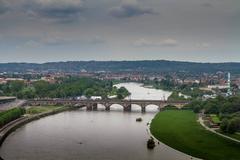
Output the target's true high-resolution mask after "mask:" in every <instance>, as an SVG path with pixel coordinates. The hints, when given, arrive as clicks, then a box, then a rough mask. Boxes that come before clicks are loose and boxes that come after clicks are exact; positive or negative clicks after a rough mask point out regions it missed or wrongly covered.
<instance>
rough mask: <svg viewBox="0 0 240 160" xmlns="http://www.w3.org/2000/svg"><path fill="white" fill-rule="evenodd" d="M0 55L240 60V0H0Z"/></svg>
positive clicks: (20, 58)
mask: <svg viewBox="0 0 240 160" xmlns="http://www.w3.org/2000/svg"><path fill="white" fill-rule="evenodd" d="M0 57H1V58H0V62H47V61H67V60H143V59H167V60H181V61H201V62H203V61H204V62H223V61H235V62H240V1H239V0H0Z"/></svg>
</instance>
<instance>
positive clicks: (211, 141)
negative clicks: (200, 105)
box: [150, 110, 240, 160]
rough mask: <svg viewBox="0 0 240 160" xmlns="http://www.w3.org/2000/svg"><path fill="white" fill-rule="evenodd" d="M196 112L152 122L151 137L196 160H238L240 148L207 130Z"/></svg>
mask: <svg viewBox="0 0 240 160" xmlns="http://www.w3.org/2000/svg"><path fill="white" fill-rule="evenodd" d="M196 120H197V116H196V114H194V113H193V112H192V111H186V110H181V111H177V110H168V111H164V112H160V113H158V114H157V115H156V116H155V118H154V119H153V120H152V123H151V126H150V130H151V133H152V134H153V135H154V136H155V137H156V138H157V139H158V140H160V141H161V142H163V143H164V144H166V145H168V146H170V147H172V148H174V149H177V150H179V151H181V152H184V153H186V154H188V155H192V156H194V157H199V158H202V159H208V160H216V159H218V160H226V159H228V160H237V159H238V158H239V157H240V153H239V148H240V144H238V143H235V142H233V141H231V140H228V139H225V138H223V137H220V136H218V135H216V134H214V133H211V132H209V131H207V130H205V129H204V128H203V127H202V126H201V125H200V124H199V123H198V122H197V121H196Z"/></svg>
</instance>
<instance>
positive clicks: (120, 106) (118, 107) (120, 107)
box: [109, 103, 124, 111]
mask: <svg viewBox="0 0 240 160" xmlns="http://www.w3.org/2000/svg"><path fill="white" fill-rule="evenodd" d="M109 110H110V111H114V110H115V111H116V110H117V111H119V110H122V111H124V105H123V104H118V103H112V104H110V105H109Z"/></svg>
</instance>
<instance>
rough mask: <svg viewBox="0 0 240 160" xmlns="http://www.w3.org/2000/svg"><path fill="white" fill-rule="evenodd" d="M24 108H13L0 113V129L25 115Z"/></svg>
mask: <svg viewBox="0 0 240 160" xmlns="http://www.w3.org/2000/svg"><path fill="white" fill-rule="evenodd" d="M25 112H26V111H25V109H24V108H13V109H10V110H7V111H4V112H1V113H0V128H1V127H2V126H4V125H5V124H7V123H9V122H11V121H13V120H15V119H17V118H20V117H21V116H22V115H23V114H25Z"/></svg>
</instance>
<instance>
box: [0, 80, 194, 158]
mask: <svg viewBox="0 0 240 160" xmlns="http://www.w3.org/2000/svg"><path fill="white" fill-rule="evenodd" d="M133 85H135V84H133ZM130 86H132V85H130ZM136 86H137V87H136ZM135 87H136V91H137V90H138V89H139V88H138V87H140V86H138V85H135ZM140 88H141V87H140ZM146 94H147V92H146ZM139 95H140V94H139ZM132 96H134V95H132ZM111 109H112V110H111V111H110V112H106V111H104V107H101V106H98V110H99V111H92V112H88V111H85V110H84V109H80V110H78V111H70V112H64V113H59V114H57V115H53V116H49V117H45V118H42V119H40V120H37V121H34V122H31V123H29V124H27V125H25V126H23V127H21V128H19V129H18V130H16V131H15V132H14V133H12V134H11V135H10V136H9V137H8V138H7V139H6V141H5V142H4V143H3V145H2V148H1V150H0V155H1V156H2V157H3V158H4V159H5V160H55V159H56V160H79V159H88V160H99V159H102V160H123V159H125V160H135V159H137V160H146V159H149V160H159V159H161V160H173V159H177V160H186V159H190V157H189V156H186V155H184V154H182V153H180V152H178V151H175V150H173V149H171V148H169V147H167V146H165V145H164V144H160V145H157V147H155V149H154V150H148V149H147V147H146V142H147V139H148V138H149V135H148V132H147V125H146V124H147V123H148V122H149V121H150V120H151V119H152V118H153V117H154V115H155V113H156V110H155V109H157V108H154V107H149V109H150V110H149V111H151V112H147V113H144V114H142V113H141V108H140V107H139V106H133V107H132V109H133V111H132V112H131V113H125V112H123V111H122V110H123V109H122V107H121V106H118V105H114V106H112V107H111ZM101 110H102V111H101ZM154 111H155V112H154ZM138 117H142V118H143V121H142V122H136V118H138Z"/></svg>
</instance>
